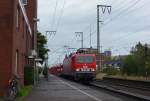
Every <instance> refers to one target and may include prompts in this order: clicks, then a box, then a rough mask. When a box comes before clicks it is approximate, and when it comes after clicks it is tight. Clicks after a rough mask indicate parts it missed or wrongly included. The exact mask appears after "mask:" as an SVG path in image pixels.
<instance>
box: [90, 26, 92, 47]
mask: <svg viewBox="0 0 150 101" xmlns="http://www.w3.org/2000/svg"><path fill="white" fill-rule="evenodd" d="M91 47H92V28H91V25H90V48H91Z"/></svg>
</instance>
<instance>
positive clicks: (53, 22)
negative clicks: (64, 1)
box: [51, 0, 59, 29]
mask: <svg viewBox="0 0 150 101" xmlns="http://www.w3.org/2000/svg"><path fill="white" fill-rule="evenodd" d="M58 1H59V0H56V4H55V7H54V13H53V17H52V25H51V28H52V29H53V26H54V24H55V17H56V10H57V5H58Z"/></svg>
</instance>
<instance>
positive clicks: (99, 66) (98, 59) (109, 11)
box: [97, 5, 111, 70]
mask: <svg viewBox="0 0 150 101" xmlns="http://www.w3.org/2000/svg"><path fill="white" fill-rule="evenodd" d="M100 7H101V9H102V13H103V14H104V13H105V11H106V10H107V11H108V13H109V14H110V13H111V6H108V5H97V63H98V69H99V70H101V69H102V68H101V52H100V44H101V43H100V23H102V22H103V21H101V20H100Z"/></svg>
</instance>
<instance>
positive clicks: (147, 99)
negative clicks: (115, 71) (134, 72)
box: [90, 78, 150, 101]
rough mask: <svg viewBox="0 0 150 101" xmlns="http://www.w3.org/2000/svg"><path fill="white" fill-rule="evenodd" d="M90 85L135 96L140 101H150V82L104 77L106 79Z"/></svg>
mask: <svg viewBox="0 0 150 101" xmlns="http://www.w3.org/2000/svg"><path fill="white" fill-rule="evenodd" d="M90 85H91V86H94V87H96V88H101V89H105V90H109V91H111V92H115V93H119V94H121V95H125V96H129V97H133V98H136V99H138V100H140V101H150V82H145V81H136V80H124V79H115V78H104V80H101V81H100V80H99V81H94V82H93V83H91V84H90Z"/></svg>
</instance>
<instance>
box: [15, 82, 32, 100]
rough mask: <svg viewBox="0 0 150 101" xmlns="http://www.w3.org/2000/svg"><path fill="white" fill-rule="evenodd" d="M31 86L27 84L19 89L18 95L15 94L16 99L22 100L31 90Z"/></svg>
mask: <svg viewBox="0 0 150 101" xmlns="http://www.w3.org/2000/svg"><path fill="white" fill-rule="evenodd" d="M32 88H33V86H32V85H28V86H24V87H22V88H21V89H20V91H19V93H18V96H17V99H16V100H17V101H22V100H23V99H24V98H25V97H27V96H28V95H29V94H30V92H31V90H32Z"/></svg>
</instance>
